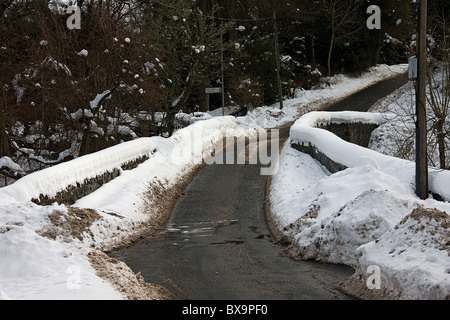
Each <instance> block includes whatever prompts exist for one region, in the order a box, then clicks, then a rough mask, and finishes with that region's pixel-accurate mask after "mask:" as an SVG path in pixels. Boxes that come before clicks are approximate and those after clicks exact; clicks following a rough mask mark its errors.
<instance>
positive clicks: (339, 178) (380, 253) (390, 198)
mask: <svg viewBox="0 0 450 320" xmlns="http://www.w3.org/2000/svg"><path fill="white" fill-rule="evenodd" d="M363 115H365V116H368V117H367V119H366V121H369V122H370V121H372V120H374V121H376V120H377V119H378V120H380V119H382V118H381V117H380V116H379V115H377V114H367V113H362V114H361V113H353V112H352V113H350V112H343V113H332V115H331V113H322V112H317V113H316V112H311V113H308V114H307V115H305V116H303V117H302V118H300V119H299V120H297V121H296V123H295V124H294V125H293V126H292V127H291V131H290V138H291V141H294V142H299V143H312V144H313V145H314V146H315V147H316V148H318V149H319V150H320V151H321V152H323V153H324V154H325V155H326V156H328V157H329V158H330V159H331V160H334V161H335V162H338V163H341V164H344V165H345V166H346V167H347V169H345V170H343V171H340V172H337V173H335V174H330V173H329V172H328V170H327V169H326V168H324V167H322V165H321V164H319V163H318V162H317V161H316V160H314V159H313V158H311V157H310V156H309V155H306V154H304V153H301V152H298V151H296V150H295V149H293V148H292V147H291V145H290V143H289V142H288V143H286V145H285V146H284V147H283V149H282V151H281V156H280V164H279V170H278V173H277V174H276V175H275V176H273V177H272V184H271V191H270V200H271V204H272V214H273V218H274V219H273V220H274V221H275V222H276V223H277V224H278V228H279V229H280V230H282V232H283V234H284V236H285V237H287V238H288V239H290V241H291V243H292V245H291V248H290V250H291V252H292V254H293V255H295V256H297V257H300V258H301V259H313V260H320V261H324V262H329V263H341V264H347V265H350V266H353V267H355V268H356V273H355V275H354V276H353V277H352V278H351V280H349V282H347V283H346V286H345V288H346V290H348V291H349V292H351V293H354V294H358V295H361V296H365V297H372V298H373V297H376V298H380V297H381V298H400V299H446V298H449V293H450V276H449V270H450V257H449V254H450V251H449V246H448V243H449V238H450V234H449V231H448V230H449V229H448V227H449V224H450V217H449V215H448V214H447V213H448V212H450V203H449V202H439V201H436V200H434V199H432V198H429V199H426V200H420V199H419V198H418V197H416V195H415V194H414V189H413V184H412V183H413V181H414V163H412V162H408V161H406V160H402V159H398V158H393V157H390V156H387V155H383V154H380V153H377V152H375V151H372V150H369V149H366V148H362V147H359V146H357V145H354V144H351V143H348V142H345V141H343V140H342V139H340V138H338V137H337V136H335V135H334V134H332V133H330V132H327V131H325V130H322V129H318V128H312V127H311V126H312V125H313V124H315V123H317V122H318V123H321V122H327V121H331V118H333V117H334V118H336V121H337V122H339V121H342V120H345V119H346V120H350V121H351V120H354V121H360V120H361V119H362V120H364V116H363ZM432 176H433V179H430V186H431V187H432V188H435V190H438V189H439V190H442V191H444V193H445V198H447V200H449V199H450V198H449V196H450V194H449V193H448V191H449V190H450V178H449V176H450V175H449V172H445V171H435V172H433V173H432ZM444 176H445V177H444ZM422 208H429V209H433V210H434V211H435V212H436V213H435V214H433V215H430V214H428V215H426V214H422V215H418V214H417V213H414V212H413V210H414V209H418V210H422ZM438 210H440V211H438ZM445 212H447V213H445ZM419 216H420V218H418V217H419ZM373 266H375V267H376V268H379V269H377V270H379V271H380V284H381V285H380V288H379V291H376V290H375V291H372V292H371V290H370V289H369V287H370V286H368V285H366V280H367V278H368V275H370V274H371V273H368V272H369V271H371V270H372V268H373ZM368 270H369V271H368ZM355 290H356V291H355ZM367 292H369V293H370V294H368V293H367Z"/></svg>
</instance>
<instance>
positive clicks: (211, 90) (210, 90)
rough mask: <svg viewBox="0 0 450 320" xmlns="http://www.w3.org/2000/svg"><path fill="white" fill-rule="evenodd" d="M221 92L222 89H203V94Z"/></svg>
mask: <svg viewBox="0 0 450 320" xmlns="http://www.w3.org/2000/svg"><path fill="white" fill-rule="evenodd" d="M221 92H222V88H221V87H210V88H205V93H221Z"/></svg>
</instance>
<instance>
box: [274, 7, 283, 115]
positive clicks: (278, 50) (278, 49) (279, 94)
mask: <svg viewBox="0 0 450 320" xmlns="http://www.w3.org/2000/svg"><path fill="white" fill-rule="evenodd" d="M273 25H274V29H275V57H276V59H277V79H278V100H280V109H283V91H282V88H281V77H280V69H281V65H280V46H279V44H278V28H277V13H276V11H274V12H273Z"/></svg>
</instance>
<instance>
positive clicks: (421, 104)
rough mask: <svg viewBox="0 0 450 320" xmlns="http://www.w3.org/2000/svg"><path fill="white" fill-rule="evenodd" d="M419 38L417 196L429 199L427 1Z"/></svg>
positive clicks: (422, 5) (421, 12) (423, 5)
mask: <svg viewBox="0 0 450 320" xmlns="http://www.w3.org/2000/svg"><path fill="white" fill-rule="evenodd" d="M418 16H419V19H418V37H417V56H418V59H417V60H418V61H417V63H418V66H417V73H418V75H417V82H416V194H417V196H418V197H420V198H421V199H426V198H428V161H427V119H426V101H427V98H426V85H427V77H426V75H427V0H420V3H419V12H418Z"/></svg>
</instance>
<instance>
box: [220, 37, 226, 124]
mask: <svg viewBox="0 0 450 320" xmlns="http://www.w3.org/2000/svg"><path fill="white" fill-rule="evenodd" d="M220 63H221V73H222V81H221V82H222V116H225V89H224V88H225V85H224V76H223V37H222V32H220Z"/></svg>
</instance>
